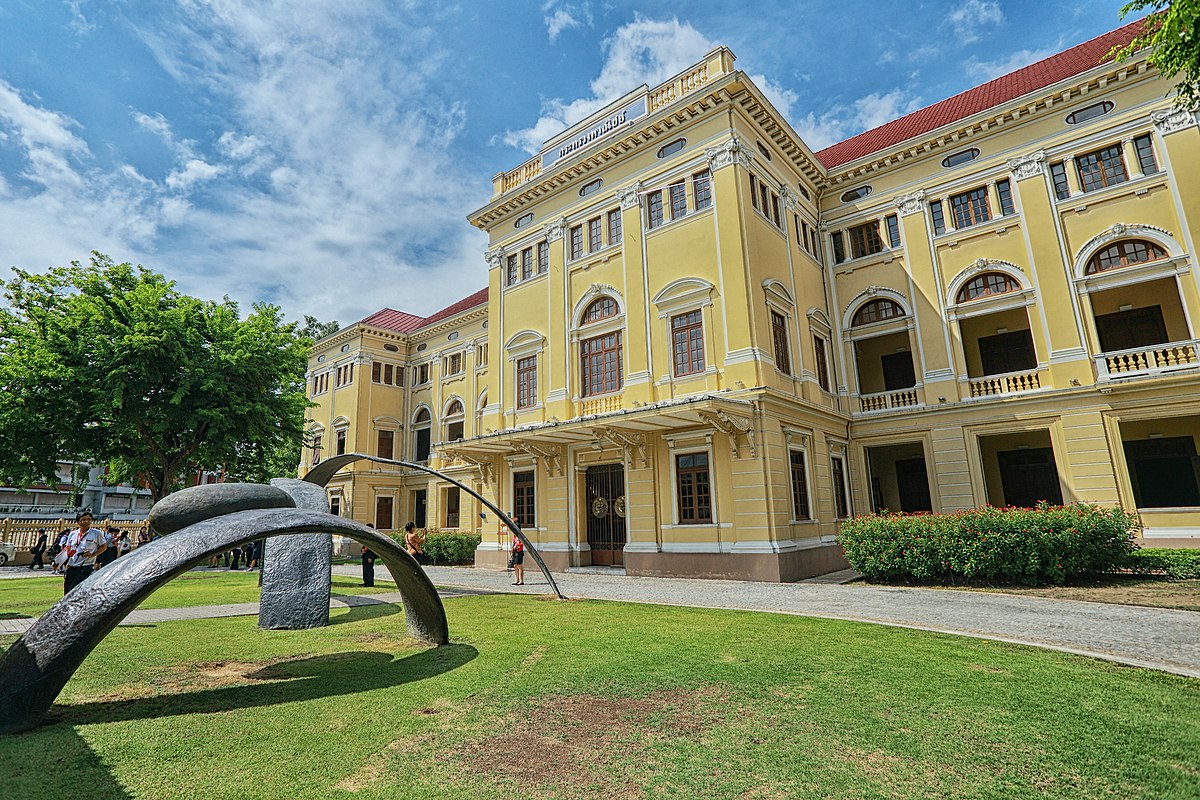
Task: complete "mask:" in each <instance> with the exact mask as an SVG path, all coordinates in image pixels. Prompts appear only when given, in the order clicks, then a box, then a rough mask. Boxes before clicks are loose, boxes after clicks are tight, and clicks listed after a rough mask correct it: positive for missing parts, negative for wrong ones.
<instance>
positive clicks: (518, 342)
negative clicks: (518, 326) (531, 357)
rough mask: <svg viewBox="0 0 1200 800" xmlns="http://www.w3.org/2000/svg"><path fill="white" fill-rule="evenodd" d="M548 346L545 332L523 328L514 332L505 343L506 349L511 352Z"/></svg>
mask: <svg viewBox="0 0 1200 800" xmlns="http://www.w3.org/2000/svg"><path fill="white" fill-rule="evenodd" d="M545 346H546V336H545V334H541V333H538V332H537V331H531V330H528V329H526V330H523V331H520V332H518V333H514V334H513V335H512V336H511V337H509V340H508V341H507V342H505V343H504V349H505V350H506V351H508V352H509V353H510V354H512V353H515V352H528V351H531V350H540V349H542V348H543V347H545Z"/></svg>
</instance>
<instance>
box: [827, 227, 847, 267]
mask: <svg viewBox="0 0 1200 800" xmlns="http://www.w3.org/2000/svg"><path fill="white" fill-rule="evenodd" d="M829 241H831V242H833V263H835V264H841V263H842V262H843V261H845V260H846V245H845V243H843V242H842V232H841V231H834V232H833V233H831V234H829Z"/></svg>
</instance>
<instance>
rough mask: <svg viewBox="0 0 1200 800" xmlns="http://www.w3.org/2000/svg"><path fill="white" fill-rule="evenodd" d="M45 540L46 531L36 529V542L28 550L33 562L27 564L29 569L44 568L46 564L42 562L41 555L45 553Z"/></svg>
mask: <svg viewBox="0 0 1200 800" xmlns="http://www.w3.org/2000/svg"><path fill="white" fill-rule="evenodd" d="M46 538H47V537H46V529H45V528H38V535H37V541H36V542H34V543H33V547H31V548H29V552H30V553H32V554H33V561H30V562H29V568H30V569H45V568H46V562H44V561H42V554H44V553H45V552H46Z"/></svg>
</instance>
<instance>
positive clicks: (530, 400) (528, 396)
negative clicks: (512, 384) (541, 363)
mask: <svg viewBox="0 0 1200 800" xmlns="http://www.w3.org/2000/svg"><path fill="white" fill-rule="evenodd" d="M536 405H537V356H536V355H532V356H526V357H525V358H518V359H517V408H533V407H534V406H536Z"/></svg>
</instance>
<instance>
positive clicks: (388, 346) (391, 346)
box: [383, 344, 400, 353]
mask: <svg viewBox="0 0 1200 800" xmlns="http://www.w3.org/2000/svg"><path fill="white" fill-rule="evenodd" d="M383 349H384V350H387V351H388V352H389V353H399V352H400V348H399V347H396V345H394V344H385V345H384V346H383Z"/></svg>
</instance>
